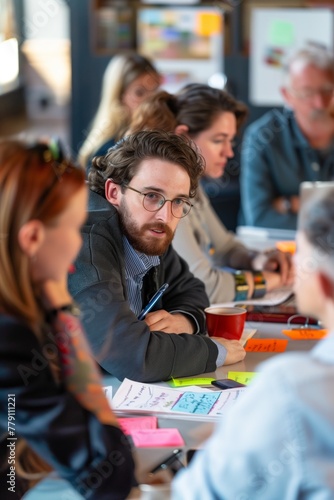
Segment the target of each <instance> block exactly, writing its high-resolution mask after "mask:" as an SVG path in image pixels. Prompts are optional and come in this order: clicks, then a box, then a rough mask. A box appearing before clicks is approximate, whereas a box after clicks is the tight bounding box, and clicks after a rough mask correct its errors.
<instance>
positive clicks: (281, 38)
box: [269, 20, 294, 46]
mask: <svg viewBox="0 0 334 500" xmlns="http://www.w3.org/2000/svg"><path fill="white" fill-rule="evenodd" d="M293 41H294V29H293V24H292V23H289V22H287V21H279V20H277V21H273V22H272V23H271V25H270V29H269V42H270V44H271V45H279V46H282V45H283V46H289V45H291V44H292V43H293Z"/></svg>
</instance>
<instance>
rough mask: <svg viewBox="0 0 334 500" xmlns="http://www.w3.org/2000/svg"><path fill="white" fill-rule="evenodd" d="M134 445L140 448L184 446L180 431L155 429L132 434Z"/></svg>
mask: <svg viewBox="0 0 334 500" xmlns="http://www.w3.org/2000/svg"><path fill="white" fill-rule="evenodd" d="M131 437H132V440H133V443H134V445H135V446H137V447H138V448H145V447H155V446H158V447H160V446H184V441H183V438H182V436H181V434H180V432H179V430H178V429H170V428H167V429H154V430H148V429H145V430H141V431H133V432H131Z"/></svg>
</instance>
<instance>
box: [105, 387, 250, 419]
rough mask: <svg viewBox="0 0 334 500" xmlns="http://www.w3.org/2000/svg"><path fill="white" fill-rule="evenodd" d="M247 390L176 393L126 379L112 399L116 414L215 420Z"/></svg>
mask: <svg viewBox="0 0 334 500" xmlns="http://www.w3.org/2000/svg"><path fill="white" fill-rule="evenodd" d="M245 390H247V388H243V387H242V388H236V389H229V390H224V391H214V390H210V389H201V388H199V387H187V388H184V387H183V388H182V389H173V388H169V387H165V386H162V385H157V384H145V383H142V382H135V381H133V380H129V379H124V381H123V382H122V384H121V386H120V387H119V389H118V391H117V392H116V394H115V396H114V397H113V399H112V402H111V404H112V408H113V410H114V411H115V413H116V414H126V413H130V414H135V413H137V414H154V415H158V416H163V417H167V416H169V417H173V418H187V419H189V418H195V419H199V420H216V419H217V418H219V417H220V416H221V415H222V414H223V413H224V412H225V411H226V410H228V408H230V407H231V406H233V405H234V404H235V402H236V401H237V400H238V399H239V397H242V394H243V393H244V392H245Z"/></svg>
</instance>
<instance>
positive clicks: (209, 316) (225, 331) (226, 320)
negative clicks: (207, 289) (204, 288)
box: [205, 306, 246, 340]
mask: <svg viewBox="0 0 334 500" xmlns="http://www.w3.org/2000/svg"><path fill="white" fill-rule="evenodd" d="M205 315H206V325H207V330H208V333H209V335H210V337H223V338H224V339H230V340H240V338H241V336H242V332H243V331H244V326H245V320H246V309H243V308H242V307H219V306H211V307H207V308H206V309H205Z"/></svg>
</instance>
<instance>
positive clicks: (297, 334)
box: [282, 328, 328, 340]
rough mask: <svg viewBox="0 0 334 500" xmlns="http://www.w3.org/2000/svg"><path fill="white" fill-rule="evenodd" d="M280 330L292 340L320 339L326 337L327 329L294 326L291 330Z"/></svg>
mask: <svg viewBox="0 0 334 500" xmlns="http://www.w3.org/2000/svg"><path fill="white" fill-rule="evenodd" d="M282 332H283V333H284V335H286V336H287V337H290V339H292V340H320V339H323V338H324V337H326V335H327V333H328V330H325V329H322V330H317V329H315V328H295V329H293V330H282Z"/></svg>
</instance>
